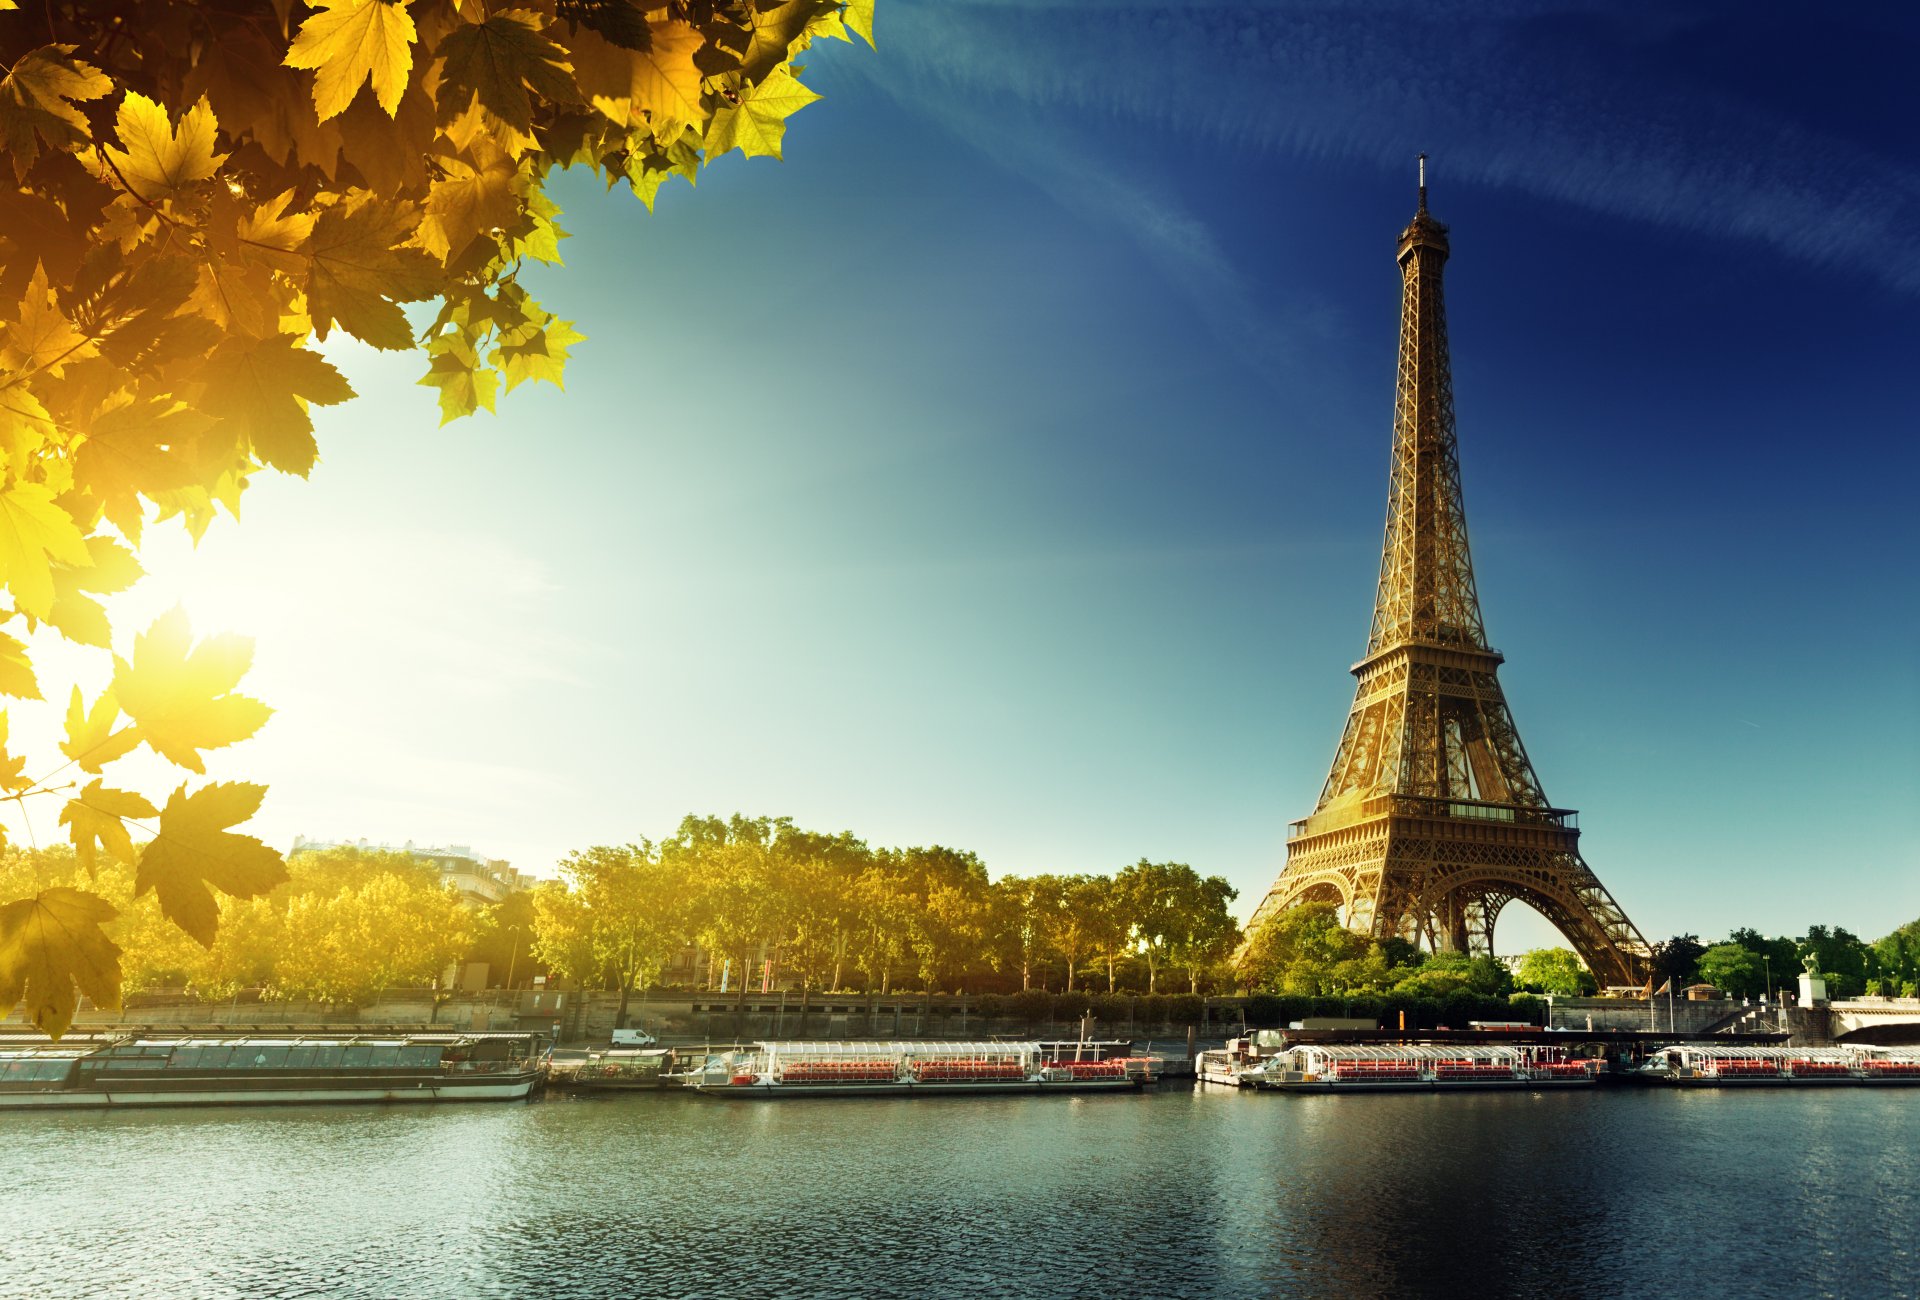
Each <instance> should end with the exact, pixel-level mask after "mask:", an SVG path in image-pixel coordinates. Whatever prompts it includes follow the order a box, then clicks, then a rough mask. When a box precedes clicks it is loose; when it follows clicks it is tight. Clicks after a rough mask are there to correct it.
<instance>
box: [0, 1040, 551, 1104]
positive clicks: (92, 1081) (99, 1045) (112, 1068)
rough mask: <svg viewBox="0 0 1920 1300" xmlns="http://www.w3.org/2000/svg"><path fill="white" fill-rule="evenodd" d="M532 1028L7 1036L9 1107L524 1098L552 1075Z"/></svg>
mask: <svg viewBox="0 0 1920 1300" xmlns="http://www.w3.org/2000/svg"><path fill="white" fill-rule="evenodd" d="M535 1038H536V1036H535V1035H532V1034H404V1035H397V1034H381V1035H341V1034H316V1035H302V1036H293V1035H289V1036H285V1037H269V1036H265V1035H252V1034H249V1035H243V1036H225V1035H207V1034H200V1035H186V1034H183V1035H179V1036H174V1035H164V1036H163V1035H152V1034H124V1035H119V1036H116V1037H111V1038H107V1039H104V1040H102V1039H98V1038H95V1039H91V1040H89V1041H79V1040H77V1039H73V1038H70V1039H67V1040H64V1041H62V1042H58V1043H54V1042H49V1041H46V1040H40V1041H14V1042H8V1041H3V1040H0V1110H19V1109H27V1108H32V1107H48V1108H58V1107H86V1106H223V1105H257V1104H260V1103H280V1104H291V1103H312V1102H344V1101H409V1102H430V1101H512V1100H519V1099H522V1098H525V1097H527V1096H528V1095H529V1094H530V1093H531V1092H532V1091H533V1088H534V1085H535V1084H536V1083H538V1082H539V1081H540V1079H541V1077H542V1074H543V1066H542V1063H541V1062H540V1060H539V1059H538V1057H537V1056H536V1054H535Z"/></svg>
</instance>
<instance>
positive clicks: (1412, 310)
mask: <svg viewBox="0 0 1920 1300" xmlns="http://www.w3.org/2000/svg"><path fill="white" fill-rule="evenodd" d="M1446 260H1447V228H1446V227H1445V226H1444V225H1442V224H1441V223H1440V222H1438V221H1436V220H1434V219H1433V217H1432V215H1431V214H1429V213H1428V211H1427V178H1426V155H1424V154H1422V155H1421V159H1420V209H1419V211H1418V212H1416V213H1415V214H1414V218H1413V222H1412V224H1410V225H1409V226H1408V227H1407V228H1406V230H1404V231H1402V232H1401V235H1400V251H1399V261H1400V276H1401V306H1400V374H1399V384H1398V388H1397V390H1396V394H1395V400H1394V410H1393V471H1392V478H1391V482H1390V486H1389V488H1388V493H1387V532H1386V542H1385V545H1384V547H1383V549H1382V553H1381V557H1380V586H1379V589H1378V594H1377V595H1376V597H1375V599H1374V608H1373V627H1372V630H1371V632H1370V633H1369V634H1368V637H1367V653H1366V657H1365V658H1363V659H1361V660H1360V662H1359V663H1357V664H1355V665H1354V666H1353V675H1354V676H1355V677H1357V678H1359V679H1360V685H1359V689H1358V690H1357V691H1356V692H1355V693H1354V697H1353V709H1352V711H1351V712H1350V713H1349V714H1348V715H1347V725H1346V730H1345V732H1344V733H1343V734H1342V735H1341V737H1340V748H1339V750H1338V752H1337V753H1335V755H1334V759H1333V769H1332V770H1331V771H1330V772H1329V773H1328V774H1327V783H1326V786H1325V787H1324V788H1323V789H1322V790H1321V791H1320V802H1319V803H1318V804H1317V805H1315V807H1314V810H1313V815H1312V816H1311V817H1308V818H1306V819H1305V820H1304V821H1298V822H1295V823H1293V827H1292V830H1291V832H1290V833H1289V835H1288V837H1287V863H1286V866H1285V868H1283V869H1282V871H1281V872H1280V877H1279V879H1278V880H1276V881H1275V882H1274V884H1273V888H1272V889H1270V890H1269V891H1268V892H1267V896H1266V898H1265V899H1264V900H1263V901H1262V902H1261V904H1260V906H1259V908H1258V909H1257V910H1256V911H1255V912H1254V915H1253V925H1254V926H1256V927H1257V926H1258V925H1259V924H1260V923H1261V922H1262V921H1264V920H1266V919H1267V918H1269V917H1272V916H1274V915H1276V914H1278V913H1279V912H1280V911H1282V910H1284V909H1286V908H1289V907H1293V906H1296V905H1298V904H1301V903H1308V902H1316V901H1326V902H1332V903H1337V904H1339V905H1340V907H1341V908H1342V909H1343V911H1344V913H1345V916H1346V918H1347V926H1348V928H1350V929H1352V930H1355V931H1358V932H1360V933H1362V934H1367V935H1371V936H1373V937H1375V938H1386V937H1388V936H1390V935H1398V936H1400V937H1402V938H1405V939H1409V940H1412V941H1414V942H1424V943H1425V944H1426V946H1427V947H1428V948H1430V949H1432V950H1433V951H1436V952H1466V953H1474V954H1479V953H1490V952H1492V950H1493V926H1494V922H1495V921H1496V920H1497V919H1498V917H1499V915H1500V909H1501V908H1502V907H1504V906H1505V905H1506V904H1507V903H1509V902H1511V901H1512V900H1513V899H1516V898H1518V899H1521V900H1523V901H1525V902H1526V903H1528V904H1529V905H1531V906H1532V907H1534V908H1535V909H1536V910H1538V911H1539V912H1540V913H1541V914H1542V915H1544V916H1545V917H1546V918H1547V919H1548V920H1549V921H1551V922H1552V923H1553V924H1554V925H1555V926H1557V927H1558V928H1559V930H1560V932H1561V933H1562V934H1564V935H1565V936H1566V937H1567V939H1568V940H1569V941H1570V942H1571V943H1572V945H1573V947H1574V949H1575V950H1576V951H1577V952H1578V953H1579V954H1580V956H1581V958H1582V959H1583V960H1585V962H1586V963H1587V966H1588V968H1589V969H1590V970H1592V971H1593V974H1594V977H1595V978H1596V979H1597V980H1598V981H1599V982H1600V983H1601V984H1602V985H1603V986H1605V985H1628V984H1632V985H1639V984H1643V983H1645V981H1646V979H1647V975H1648V972H1649V969H1650V967H1649V959H1650V957H1651V953H1650V951H1649V949H1648V947H1647V943H1646V940H1644V939H1642V938H1641V937H1640V932H1639V931H1638V930H1636V929H1634V927H1633V923H1632V922H1631V921H1629V920H1628V919H1627V917H1626V914H1625V913H1623V912H1622V911H1621V910H1620V908H1619V906H1618V905H1617V904H1616V903H1615V902H1614V901H1613V898H1612V896H1611V895H1609V894H1608V893H1607V891H1606V888H1605V887H1604V886H1603V885H1601V883H1600V881H1599V878H1598V877H1596V876H1595V875H1594V874H1593V871H1592V870H1591V869H1590V868H1589V867H1588V866H1587V864H1586V863H1585V862H1584V861H1583V860H1582V859H1581V857H1580V831H1579V829H1578V817H1577V814H1575V813H1574V812H1573V811H1572V810H1571V809H1566V808H1555V807H1553V806H1552V805H1550V804H1549V803H1548V802H1547V798H1546V795H1545V794H1544V793H1542V791H1541V789H1540V779H1539V778H1538V777H1537V776H1535V775H1534V771H1533V764H1532V762H1530V761H1529V760H1528V758H1527V751H1526V749H1525V748H1524V747H1523V746H1522V745H1521V743H1520V734H1519V732H1518V731H1516V730H1515V729H1514V725H1513V717H1512V715H1511V714H1510V713H1509V712H1508V709H1507V701H1506V697H1505V696H1504V695H1502V694H1501V691H1500V682H1499V678H1498V676H1497V672H1496V670H1497V669H1498V668H1499V666H1500V665H1501V664H1502V663H1504V662H1505V659H1504V657H1503V656H1502V655H1501V654H1500V652H1499V651H1497V650H1494V649H1493V648H1492V647H1490V646H1489V645H1488V644H1487V634H1486V627H1485V625H1484V624H1483V623H1482V622H1481V618H1480V596H1479V593H1478V591H1477V590H1476V589H1475V587H1474V581H1473V560H1472V557H1471V556H1470V554H1469V553H1468V550H1467V516H1466V510H1465V507H1464V506H1463V505H1462V504H1461V497H1460V455H1459V448H1458V446H1457V445H1456V443H1455V440H1454V429H1453V378H1452V374H1451V370H1450V368H1449V363H1448V358H1447V322H1446V315H1445V304H1444V301H1443V299H1442V296H1441V288H1440V273H1441V268H1442V267H1443V266H1444V265H1445V264H1446Z"/></svg>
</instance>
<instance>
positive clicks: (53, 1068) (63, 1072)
mask: <svg viewBox="0 0 1920 1300" xmlns="http://www.w3.org/2000/svg"><path fill="white" fill-rule="evenodd" d="M39 1067H40V1068H39V1069H38V1070H36V1071H35V1072H34V1073H33V1075H32V1076H31V1077H32V1078H35V1079H64V1078H66V1077H67V1074H68V1073H69V1072H70V1071H71V1070H72V1069H73V1062H72V1061H66V1060H52V1061H41V1062H39Z"/></svg>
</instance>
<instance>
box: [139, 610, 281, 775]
mask: <svg viewBox="0 0 1920 1300" xmlns="http://www.w3.org/2000/svg"><path fill="white" fill-rule="evenodd" d="M252 663H253V638H252V637H244V636H236V635H234V634H232V633H225V634H223V635H220V636H211V637H208V638H206V639H205V640H203V641H202V642H201V643H200V644H199V646H198V647H197V648H196V647H194V646H193V628H192V625H191V624H190V623H189V622H188V621H187V611H186V610H184V609H182V608H180V607H179V606H175V607H174V608H173V609H171V610H169V611H168V612H167V613H165V614H162V615H161V616H160V617H159V618H158V619H155V620H154V623H153V626H152V627H149V628H148V629H147V630H146V631H145V632H143V633H141V634H140V635H139V636H137V637H135V638H134V641H133V661H132V662H131V663H129V662H127V661H126V660H124V659H122V658H120V657H119V656H118V655H116V656H114V660H113V695H114V699H115V700H116V701H118V702H119V705H120V707H121V708H122V709H125V710H126V712H127V716H128V717H130V718H132V719H133V721H134V724H135V725H136V726H138V727H139V728H140V738H141V739H142V740H144V741H146V742H147V744H148V746H150V747H151V748H152V749H153V751H154V752H155V753H157V754H159V755H160V756H161V757H162V758H165V759H168V760H169V761H171V762H174V763H178V764H179V765H180V766H181V767H184V768H186V769H187V770H189V771H192V772H204V771H206V768H205V767H204V766H203V765H202V763H201V761H200V753H199V751H200V750H203V749H218V748H220V747H221V746H223V745H231V744H233V743H234V742H235V741H240V740H245V739H246V738H247V737H248V736H251V735H252V734H253V733H254V732H256V731H258V730H259V729H260V727H261V725H262V724H263V723H265V722H266V720H267V719H268V718H269V717H271V716H272V714H273V710H272V709H269V708H268V707H267V706H266V705H264V704H262V703H260V701H258V700H255V699H250V698H248V697H247V696H245V695H235V694H233V693H232V691H233V688H234V687H235V686H237V685H239V682H240V679H241V677H243V676H245V675H246V671H247V669H248V667H249V666H251V665H252Z"/></svg>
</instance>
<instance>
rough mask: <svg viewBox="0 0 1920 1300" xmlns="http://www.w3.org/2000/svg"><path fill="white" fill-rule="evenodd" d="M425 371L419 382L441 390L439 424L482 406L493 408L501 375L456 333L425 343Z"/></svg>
mask: <svg viewBox="0 0 1920 1300" xmlns="http://www.w3.org/2000/svg"><path fill="white" fill-rule="evenodd" d="M427 355H428V356H430V357H431V358H432V360H431V361H429V362H428V363H427V373H426V374H425V375H424V376H423V377H422V378H421V379H420V381H419V382H420V384H421V385H422V386H423V387H427V388H438V389H439V390H440V423H441V424H443V425H444V424H445V423H446V422H447V421H449V420H456V419H458V418H460V417H461V416H463V415H472V414H473V413H474V412H475V411H477V410H479V409H480V408H481V407H483V406H484V407H486V408H487V410H489V411H491V410H492V409H493V396H494V393H495V392H497V391H498V389H499V385H500V376H498V375H496V374H494V373H493V371H491V370H488V369H486V368H485V367H483V366H482V365H481V364H480V358H479V356H478V355H477V354H476V353H475V352H474V350H473V344H472V343H470V342H469V341H468V340H467V339H466V338H465V337H464V336H462V335H461V334H459V333H457V332H449V333H446V334H442V335H440V336H438V337H437V338H435V339H434V340H433V341H432V342H430V343H428V344H427Z"/></svg>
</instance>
